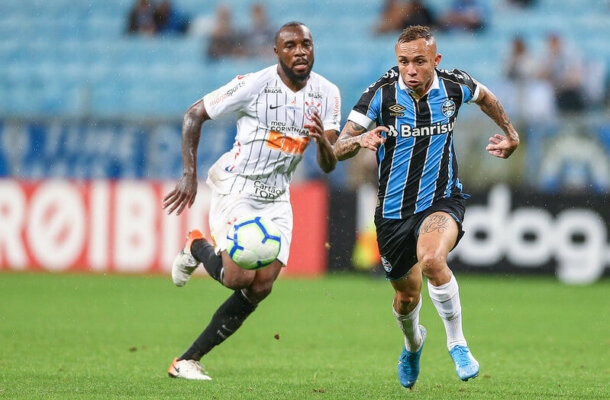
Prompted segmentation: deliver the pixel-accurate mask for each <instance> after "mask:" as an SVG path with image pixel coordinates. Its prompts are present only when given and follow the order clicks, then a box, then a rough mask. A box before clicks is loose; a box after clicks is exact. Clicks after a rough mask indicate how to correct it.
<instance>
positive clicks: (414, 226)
mask: <svg viewBox="0 0 610 400" xmlns="http://www.w3.org/2000/svg"><path fill="white" fill-rule="evenodd" d="M465 209H466V206H465V199H464V198H463V197H462V196H454V197H450V198H446V199H441V200H439V201H437V202H436V203H434V204H433V205H432V206H431V207H430V208H428V209H426V210H424V211H422V212H419V213H417V214H414V215H411V216H410V217H408V218H405V219H388V218H381V217H379V216H375V226H376V228H377V245H378V246H379V253H380V254H381V263H382V265H383V269H384V270H385V275H386V278H387V279H389V280H396V279H400V278H402V277H403V276H405V275H406V274H407V273H408V272H409V270H410V269H411V267H413V266H414V265H415V264H416V263H417V238H418V237H419V228H420V226H421V224H422V222H423V221H424V219H426V217H427V216H429V215H430V214H433V213H435V212H437V211H444V212H446V213H448V214H449V215H451V216H452V217H453V219H454V220H455V222H457V224H458V237H457V240H456V242H455V245H457V244H458V243H459V241H460V239H461V238H462V236H464V231H463V230H462V221H464V212H465ZM454 247H455V246H454Z"/></svg>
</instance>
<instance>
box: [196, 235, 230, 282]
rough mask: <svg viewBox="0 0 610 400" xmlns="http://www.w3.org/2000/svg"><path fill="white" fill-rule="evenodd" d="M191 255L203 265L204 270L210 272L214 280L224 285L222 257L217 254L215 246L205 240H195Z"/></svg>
mask: <svg viewBox="0 0 610 400" xmlns="http://www.w3.org/2000/svg"><path fill="white" fill-rule="evenodd" d="M191 254H192V255H193V257H195V260H197V261H199V262H201V263H202V264H203V268H205V270H206V271H208V274H210V276H211V277H212V278H214V279H216V280H217V281H218V282H220V283H222V275H223V268H222V257H220V256H219V255H218V254H216V252H215V251H214V246H212V245H211V244H210V243H208V241H207V240H205V239H196V240H193V244H191Z"/></svg>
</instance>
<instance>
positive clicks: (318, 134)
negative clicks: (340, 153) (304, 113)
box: [303, 111, 326, 143]
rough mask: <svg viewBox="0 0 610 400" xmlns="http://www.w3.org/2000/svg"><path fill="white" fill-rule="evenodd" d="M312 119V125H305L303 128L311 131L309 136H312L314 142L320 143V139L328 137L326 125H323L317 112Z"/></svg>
mask: <svg viewBox="0 0 610 400" xmlns="http://www.w3.org/2000/svg"><path fill="white" fill-rule="evenodd" d="M311 117H312V118H311V123H310V124H305V125H303V127H305V128H306V129H307V130H309V136H311V137H312V138H313V140H314V141H315V142H316V143H318V141H319V140H320V139H322V138H325V137H326V136H324V123H322V118H320V115H319V114H318V112H317V111H314V112H313V114H312V115H311Z"/></svg>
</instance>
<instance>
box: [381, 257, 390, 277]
mask: <svg viewBox="0 0 610 400" xmlns="http://www.w3.org/2000/svg"><path fill="white" fill-rule="evenodd" d="M381 265H382V266H383V269H384V270H385V272H387V273H390V271H392V264H390V262H389V261H388V260H387V259H386V258H385V257H384V256H381Z"/></svg>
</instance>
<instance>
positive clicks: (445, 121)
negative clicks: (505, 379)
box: [334, 26, 519, 388]
mask: <svg viewBox="0 0 610 400" xmlns="http://www.w3.org/2000/svg"><path fill="white" fill-rule="evenodd" d="M395 52H396V60H397V63H398V65H397V66H396V67H393V68H392V69H390V70H389V71H388V72H386V73H385V74H384V75H383V76H382V77H381V78H380V79H379V80H378V81H376V82H375V83H373V84H372V85H370V86H369V87H368V88H367V89H366V90H365V91H364V93H363V94H362V96H361V97H360V100H359V101H358V102H357V104H356V105H355V106H354V108H353V109H352V111H351V112H350V114H349V116H348V121H347V123H346V124H345V126H344V127H343V130H342V132H341V135H340V136H339V139H338V140H337V143H335V146H334V152H335V155H336V156H337V159H338V160H344V159H347V158H350V157H352V156H354V155H355V154H356V153H358V151H359V150H360V149H361V148H365V149H369V150H373V151H375V152H376V155H377V164H378V177H379V179H378V199H377V207H376V210H375V226H376V231H377V242H378V245H379V250H380V253H381V260H382V265H383V267H384V269H385V273H386V277H387V279H388V280H389V281H390V283H391V284H392V286H393V288H394V291H395V295H394V302H393V311H394V316H395V317H396V320H397V322H398V326H399V327H400V329H401V330H402V332H403V333H404V346H402V351H401V354H400V357H399V360H398V377H399V381H400V383H401V384H402V385H403V386H404V387H407V388H411V387H412V386H413V385H414V384H415V381H416V380H417V377H418V375H419V360H420V356H421V352H422V349H423V345H424V341H425V338H426V330H425V329H424V327H423V326H421V325H419V312H420V309H421V306H422V298H421V289H422V283H423V278H422V274H423V275H424V276H425V277H426V279H427V284H428V290H429V294H430V297H431V299H432V302H433V303H434V305H435V307H436V309H437V311H438V313H439V315H440V317H441V319H442V320H443V323H444V325H445V331H446V334H447V348H448V350H449V354H450V356H451V358H452V359H453V361H454V364H455V369H456V372H457V375H458V377H459V378H460V379H462V380H464V381H466V380H468V379H470V378H474V377H476V376H477V375H478V373H479V363H478V362H477V361H476V359H475V358H474V357H473V356H472V354H471V352H470V349H469V347H468V344H467V342H466V339H465V337H464V333H463V331H462V308H461V304H460V296H459V289H458V283H457V281H456V278H455V276H454V275H453V273H452V272H451V270H450V269H449V266H448V265H447V256H448V255H449V252H450V251H451V250H452V249H453V248H454V247H455V246H456V245H457V243H458V242H459V240H460V238H461V237H462V235H463V231H462V221H463V217H464V211H465V205H464V202H465V199H466V198H467V197H468V196H467V195H466V194H464V193H463V192H462V184H461V183H460V181H459V179H458V164H457V160H456V154H455V151H454V147H453V139H454V135H453V127H454V124H455V120H456V118H457V115H458V110H459V108H460V107H461V106H462V105H463V104H465V103H476V104H477V105H478V106H479V107H480V108H481V110H482V111H483V112H484V113H485V114H486V115H487V116H489V117H490V118H491V119H492V120H493V121H494V122H495V123H496V124H497V125H498V127H499V128H500V129H501V130H502V133H503V134H494V135H493V136H491V138H490V139H489V144H488V145H487V148H486V150H487V151H488V152H489V153H490V154H491V155H493V156H496V157H499V158H507V157H509V156H510V155H511V154H512V153H513V152H514V151H515V149H516V148H517V146H518V145H519V135H518V134H517V132H516V131H515V129H514V128H513V125H512V124H511V122H510V120H509V118H508V117H507V115H506V113H505V111H504V108H503V107H502V105H501V104H500V102H499V101H498V99H497V98H496V97H495V95H494V94H493V93H492V92H491V91H490V90H489V89H488V88H486V87H485V86H484V85H482V84H481V83H479V82H477V81H476V80H474V79H473V78H471V77H470V76H469V75H468V74H467V73H466V72H464V71H460V70H457V69H454V70H453V71H447V70H443V69H439V68H438V65H439V62H440V61H441V55H440V54H438V53H437V48H436V41H435V39H434V37H433V35H432V34H431V31H430V29H429V28H428V27H424V26H414V27H409V28H407V29H405V30H404V31H403V32H402V33H401V34H400V36H399V38H398V41H397V43H396V45H395Z"/></svg>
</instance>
